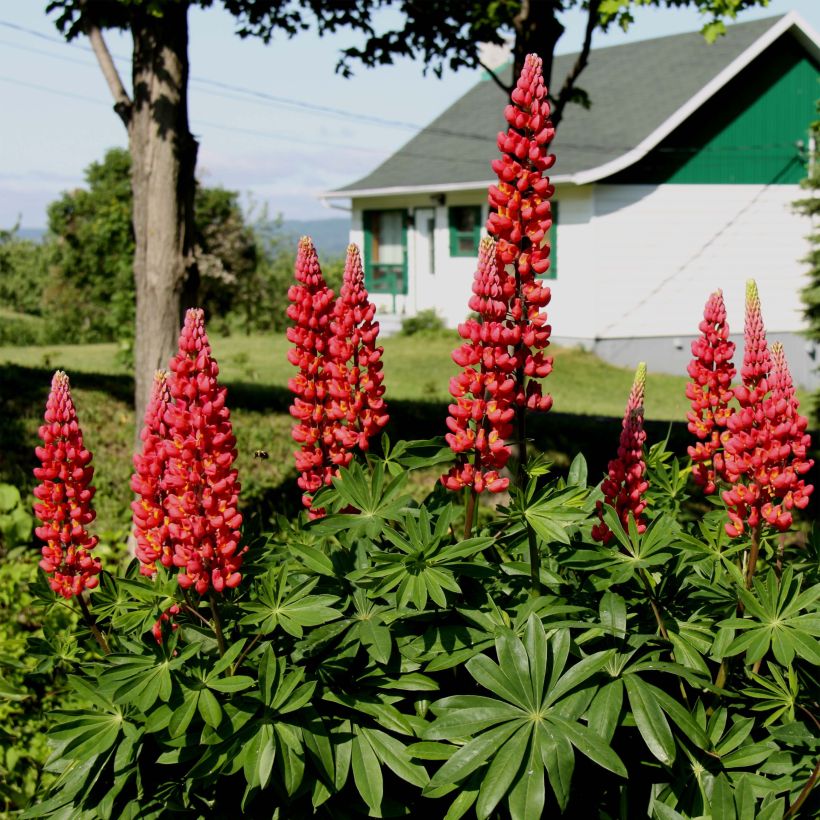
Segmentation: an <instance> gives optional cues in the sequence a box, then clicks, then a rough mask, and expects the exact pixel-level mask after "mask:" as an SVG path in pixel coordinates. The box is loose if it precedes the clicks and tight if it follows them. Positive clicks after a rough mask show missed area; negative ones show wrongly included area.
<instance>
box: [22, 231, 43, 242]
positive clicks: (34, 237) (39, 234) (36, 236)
mask: <svg viewBox="0 0 820 820" xmlns="http://www.w3.org/2000/svg"><path fill="white" fill-rule="evenodd" d="M45 235H46V229H45V228H18V229H17V233H16V236H17V238H18V239H30V240H31V241H32V242H40V241H42V239H43V237H44V236H45Z"/></svg>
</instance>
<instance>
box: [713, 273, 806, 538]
mask: <svg viewBox="0 0 820 820" xmlns="http://www.w3.org/2000/svg"><path fill="white" fill-rule="evenodd" d="M745 338H746V350H745V352H744V357H743V370H742V375H743V386H742V387H739V388H736V389H735V396H736V398H737V400H738V404H739V405H740V407H739V408H738V410H737V411H736V412H734V413H733V414H732V415H731V416H730V418H729V420H728V423H727V427H728V431H727V433H726V434H725V439H726V440H725V444H724V450H725V459H726V465H725V468H726V476H727V478H728V480H729V481H731V482H732V484H733V486H732V487H731V488H730V489H729V490H727V491H725V492H724V493H723V494H722V497H723V500H724V502H725V504H726V508H727V513H728V516H729V522H728V523H727V524H726V532H727V533H728V534H729V535H730V536H731V537H737V536H739V535H741V534H742V533H743V532H744V531H745V529H746V528H747V527H748V528H750V529H755V528H757V527H760V526H762V525H763V524H768V525H769V526H771V527H773V528H774V529H775V530H778V531H780V532H783V531H785V530H787V529H788V528H789V527H790V526H791V524H792V510H793V509H794V508H795V507H797V508H798V509H803V508H804V507H805V506H806V505H807V504H808V500H809V496H810V495H811V493H812V490H813V487H812V486H811V485H810V484H806V483H805V481H804V480H803V479H802V478H800V476H802V475H804V474H805V473H806V472H807V471H808V470H809V469H810V468H811V466H812V463H813V462H812V461H811V459H809V458H807V452H808V450H809V448H810V446H811V440H810V437H809V436H808V434H807V433H806V427H807V425H808V421H807V419H806V418H805V417H803V416H801V415H800V413H799V412H798V404H797V399H796V396H795V393H794V385H793V383H792V378H791V374H790V373H789V368H788V365H787V364H786V357H785V353H784V351H783V348H782V346H781V345H779V344H775V345H773V346H772V350H771V353H770V352H769V350H768V349H767V346H766V334H765V330H764V327H763V320H762V317H761V312H760V300H759V298H758V295H757V288H756V286H755V285H754V282H750V283H749V286H748V288H747V299H746V333H745Z"/></svg>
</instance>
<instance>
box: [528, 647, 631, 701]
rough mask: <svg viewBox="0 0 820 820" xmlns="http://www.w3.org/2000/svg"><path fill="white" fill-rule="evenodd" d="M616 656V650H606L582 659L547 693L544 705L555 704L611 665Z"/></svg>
mask: <svg viewBox="0 0 820 820" xmlns="http://www.w3.org/2000/svg"><path fill="white" fill-rule="evenodd" d="M614 654H615V650H613V649H606V650H604V651H603V652H596V653H595V654H594V655H589V656H587V657H586V658H582V659H581V660H580V661H578V663H576V664H575V665H574V666H572V667H570V669H568V670H567V671H566V672H565V673H564V674H563V675H562V676H561V677H560V678H559V679H558V680H557V681H556V683H555V686H553V687H552V688H551V689H550V690H549V691H548V692H547V696H546V698H545V699H544V704H545V705H549V704H552V703H555V702H556V701H557V700H559V699H560V698H562V697H564V695H566V694H568V693H569V692H571V691H572V690H573V689H575V688H576V687H577V686H579V685H580V684H581V683H584V682H585V681H587V680H589V678H591V677H592V676H593V675H595V674H596V673H597V672H599V671H600V670H601V669H603V668H604V667H605V666H606V665H607V663H609V661H610V659H611V658H612V656H613V655H614Z"/></svg>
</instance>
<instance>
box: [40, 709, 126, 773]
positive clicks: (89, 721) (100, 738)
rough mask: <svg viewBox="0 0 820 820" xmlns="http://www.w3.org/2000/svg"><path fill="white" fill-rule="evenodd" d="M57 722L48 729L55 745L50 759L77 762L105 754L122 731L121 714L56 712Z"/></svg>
mask: <svg viewBox="0 0 820 820" xmlns="http://www.w3.org/2000/svg"><path fill="white" fill-rule="evenodd" d="M54 719H55V720H56V722H57V724H56V727H55V728H54V729H52V730H51V731H50V732H49V738H50V739H51V740H52V742H53V743H54V745H55V750H54V753H53V754H52V755H51V757H50V758H49V762H52V761H55V760H58V759H61V758H66V759H68V760H74V761H77V762H79V763H82V762H83V761H86V760H88V759H89V758H96V757H99V755H102V754H105V753H106V752H107V751H108V750H109V749H110V748H111V747H112V746H113V745H114V744H115V743H116V742H117V738H118V737H119V736H120V733H121V732H122V730H123V724H124V720H123V716H122V714H121V713H119V712H118V711H117V712H114V713H110V714H95V713H90V714H86V713H65V714H61V713H58V714H57V715H56V716H55V717H54Z"/></svg>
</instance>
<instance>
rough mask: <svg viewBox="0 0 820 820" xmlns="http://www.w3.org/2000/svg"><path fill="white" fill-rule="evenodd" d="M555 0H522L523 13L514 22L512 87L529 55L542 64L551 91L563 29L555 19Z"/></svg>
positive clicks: (545, 79) (521, 11) (516, 16)
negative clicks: (553, 69) (536, 58)
mask: <svg viewBox="0 0 820 820" xmlns="http://www.w3.org/2000/svg"><path fill="white" fill-rule="evenodd" d="M555 5H556V4H555V2H554V0H521V9H520V11H519V12H518V14H516V15H515V17H514V18H513V28H514V29H515V43H514V45H513V74H512V76H513V80H512V82H513V87H515V82H516V80H517V79H518V76H519V75H520V74H521V69H522V68H523V67H524V60H525V59H526V57H527V55H528V54H537V55H538V56H539V57H540V58H541V61H542V63H543V65H542V71H543V74H544V82H545V83H546V84H547V87H548V88H551V87H552V65H553V62H554V54H555V46H556V44H557V43H558V40H560V39H561V35H562V34H563V33H564V26H563V24H562V23H561V21H560V20H559V19H558V18H557V17H556V16H555Z"/></svg>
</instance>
